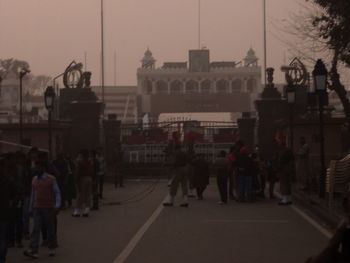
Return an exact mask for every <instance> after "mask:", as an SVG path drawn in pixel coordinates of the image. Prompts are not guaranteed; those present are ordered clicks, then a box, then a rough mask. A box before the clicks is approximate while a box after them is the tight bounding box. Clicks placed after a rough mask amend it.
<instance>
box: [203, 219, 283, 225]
mask: <svg viewBox="0 0 350 263" xmlns="http://www.w3.org/2000/svg"><path fill="white" fill-rule="evenodd" d="M204 222H205V223H264V224H287V223H289V221H288V220H250V219H241V220H239V219H238V220H225V219H217V220H215V219H214V220H205V221H204Z"/></svg>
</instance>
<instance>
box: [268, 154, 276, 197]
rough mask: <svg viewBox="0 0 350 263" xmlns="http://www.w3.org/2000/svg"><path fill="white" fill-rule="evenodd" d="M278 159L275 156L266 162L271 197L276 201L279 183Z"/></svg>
mask: <svg viewBox="0 0 350 263" xmlns="http://www.w3.org/2000/svg"><path fill="white" fill-rule="evenodd" d="M277 167H278V158H277V156H276V155H273V156H272V158H271V159H270V160H267V161H266V171H267V181H268V182H269V197H270V199H275V198H276V197H275V184H276V182H278V177H277Z"/></svg>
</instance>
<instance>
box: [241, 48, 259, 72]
mask: <svg viewBox="0 0 350 263" xmlns="http://www.w3.org/2000/svg"><path fill="white" fill-rule="evenodd" d="M257 65H258V57H257V56H256V55H255V51H254V49H252V48H250V49H249V50H248V52H247V55H246V57H245V58H244V66H246V67H252V66H257Z"/></svg>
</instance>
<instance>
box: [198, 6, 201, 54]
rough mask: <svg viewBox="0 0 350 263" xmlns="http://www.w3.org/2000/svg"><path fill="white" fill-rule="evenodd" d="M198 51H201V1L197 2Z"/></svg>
mask: <svg viewBox="0 0 350 263" xmlns="http://www.w3.org/2000/svg"><path fill="white" fill-rule="evenodd" d="M198 49H201V0H198Z"/></svg>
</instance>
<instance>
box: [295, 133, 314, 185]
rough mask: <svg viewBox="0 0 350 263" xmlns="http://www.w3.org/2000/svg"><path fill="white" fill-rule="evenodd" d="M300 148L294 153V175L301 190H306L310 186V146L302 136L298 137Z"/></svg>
mask: <svg viewBox="0 0 350 263" xmlns="http://www.w3.org/2000/svg"><path fill="white" fill-rule="evenodd" d="M299 143H300V148H299V150H298V151H297V153H296V157H297V158H296V175H297V182H298V183H299V184H301V186H302V190H304V191H308V190H310V186H311V178H310V167H309V154H310V147H309V145H308V144H307V143H306V140H305V138H304V137H300V139H299Z"/></svg>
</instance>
